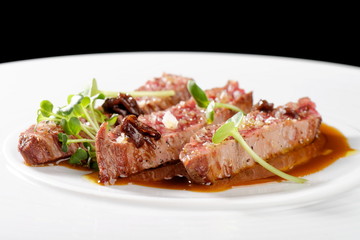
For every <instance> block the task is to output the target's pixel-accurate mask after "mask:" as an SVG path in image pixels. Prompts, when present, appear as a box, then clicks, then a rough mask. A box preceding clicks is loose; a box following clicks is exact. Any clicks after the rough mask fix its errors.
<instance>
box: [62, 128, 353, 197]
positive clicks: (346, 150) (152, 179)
mask: <svg viewBox="0 0 360 240" xmlns="http://www.w3.org/2000/svg"><path fill="white" fill-rule="evenodd" d="M320 130H321V134H320V136H319V138H317V140H315V141H314V142H313V143H312V144H310V145H307V146H305V147H302V148H299V149H296V150H294V151H291V152H289V153H286V154H283V155H280V156H278V157H276V158H273V159H271V160H269V163H270V164H272V165H274V166H275V167H277V168H279V169H281V170H283V171H286V172H287V173H289V174H291V175H294V176H297V177H304V176H306V175H309V174H312V173H316V172H319V171H321V170H322V169H324V168H326V167H327V166H329V165H330V164H332V163H333V162H335V161H336V160H338V159H339V158H342V157H345V156H347V155H349V154H351V153H353V152H355V150H354V149H352V148H351V147H350V146H349V143H348V141H347V139H346V137H345V136H344V135H343V134H342V133H341V132H340V131H338V130H337V129H336V128H334V127H331V126H329V125H326V124H324V123H323V124H322V125H321V128H320ZM289 161H290V163H292V164H289ZM61 165H63V166H68V165H69V164H67V163H66V162H63V163H61ZM282 165H283V166H282ZM286 165H295V167H293V168H292V169H286V168H284V166H286ZM69 167H71V166H69ZM72 168H74V167H72ZM255 168H256V169H255V170H254V169H252V170H251V171H249V170H246V169H245V170H243V171H242V172H240V173H239V174H237V175H235V176H233V177H231V178H227V179H223V180H219V181H217V182H216V183H215V184H212V185H200V184H194V183H191V182H189V181H188V179H187V178H186V177H174V178H172V179H170V180H159V179H163V178H164V176H167V175H172V174H174V173H180V174H181V175H186V171H185V170H184V168H183V166H182V164H181V163H180V162H175V163H173V164H168V165H166V166H163V167H160V168H157V169H152V170H147V171H144V172H142V173H140V174H136V175H134V176H131V177H128V178H119V179H118V180H117V182H116V183H115V185H126V184H136V185H141V186H147V187H155V188H165V189H174V190H187V191H196V192H218V191H224V190H227V189H230V188H234V187H239V186H243V185H251V184H260V183H267V182H280V181H282V179H281V178H280V177H277V176H269V177H267V178H263V179H255V180H254V179H252V178H255V177H256V176H254V172H258V171H264V172H267V170H266V169H264V168H262V167H261V166H260V165H258V166H256V167H255ZM267 173H268V174H269V175H271V173H270V172H267ZM265 174H266V173H265ZM85 177H86V178H87V179H89V180H90V181H92V182H95V183H98V172H93V173H90V174H86V175H85Z"/></svg>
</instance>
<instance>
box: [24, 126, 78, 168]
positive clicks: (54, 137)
mask: <svg viewBox="0 0 360 240" xmlns="http://www.w3.org/2000/svg"><path fill="white" fill-rule="evenodd" d="M60 132H63V130H62V128H61V127H60V126H58V125H56V124H54V123H45V122H41V123H39V124H38V125H32V126H30V127H29V128H28V129H27V130H26V131H24V132H22V133H21V134H20V137H19V144H18V149H19V151H20V153H21V155H22V156H23V158H24V160H25V163H26V164H28V165H39V164H44V163H48V162H53V161H56V160H59V159H63V158H67V157H69V156H71V155H72V154H73V153H75V151H76V149H78V148H79V147H80V146H82V144H77V143H74V144H70V145H69V147H68V151H67V152H63V151H62V150H61V143H60V142H59V140H58V134H59V133H60Z"/></svg>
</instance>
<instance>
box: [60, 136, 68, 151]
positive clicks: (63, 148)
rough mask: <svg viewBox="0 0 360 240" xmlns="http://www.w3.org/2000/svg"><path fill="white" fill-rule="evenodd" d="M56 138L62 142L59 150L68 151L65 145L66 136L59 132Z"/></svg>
mask: <svg viewBox="0 0 360 240" xmlns="http://www.w3.org/2000/svg"><path fill="white" fill-rule="evenodd" d="M58 139H59V141H60V142H61V143H62V144H61V150H62V151H63V152H67V151H68V146H67V141H68V136H67V135H66V134H65V133H59V134H58Z"/></svg>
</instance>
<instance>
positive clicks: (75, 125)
mask: <svg viewBox="0 0 360 240" xmlns="http://www.w3.org/2000/svg"><path fill="white" fill-rule="evenodd" d="M68 127H69V130H70V132H71V133H70V134H71V135H78V134H79V132H80V131H81V122H80V120H79V119H78V118H76V117H72V118H70V120H69V121H68Z"/></svg>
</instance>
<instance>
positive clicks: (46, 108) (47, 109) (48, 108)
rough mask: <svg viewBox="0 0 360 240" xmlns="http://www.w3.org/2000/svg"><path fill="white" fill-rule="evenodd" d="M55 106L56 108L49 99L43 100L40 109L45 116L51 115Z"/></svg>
mask: <svg viewBox="0 0 360 240" xmlns="http://www.w3.org/2000/svg"><path fill="white" fill-rule="evenodd" d="M53 108H54V105H53V104H52V103H51V102H50V101H48V100H43V101H41V102H40V111H41V114H42V115H43V116H45V117H50V116H51V114H52V111H53Z"/></svg>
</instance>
